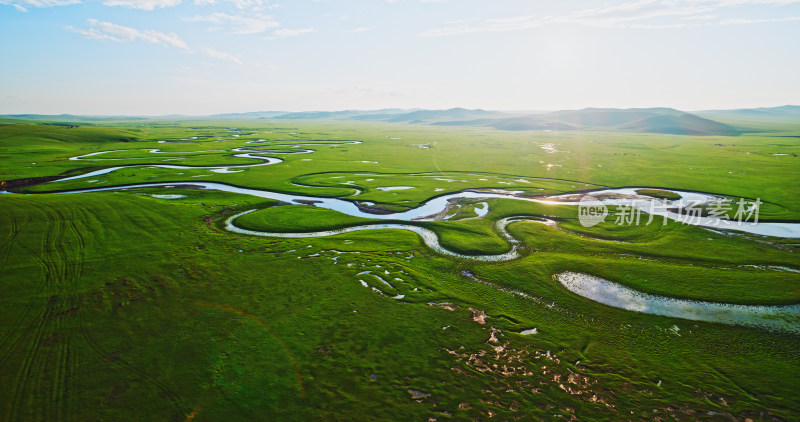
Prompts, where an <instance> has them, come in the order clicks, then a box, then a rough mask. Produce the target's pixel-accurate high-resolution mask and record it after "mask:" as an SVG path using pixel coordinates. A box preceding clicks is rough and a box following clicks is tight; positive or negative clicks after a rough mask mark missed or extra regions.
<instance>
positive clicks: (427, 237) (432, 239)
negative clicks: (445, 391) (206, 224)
mask: <svg viewBox="0 0 800 422" xmlns="http://www.w3.org/2000/svg"><path fill="white" fill-rule="evenodd" d="M253 211H255V210H249V211H245V212H241V213H239V214H236V215H233V216H231V217H230V218H228V219H227V220H225V229H226V230H228V231H231V232H234V233H239V234H247V235H251V236H263V237H282V238H294V239H298V238H310V237H326V236H335V235H339V234H345V233H352V232H358V231H364V230H387V229H391V230H406V231H410V232H413V233H416V234H417V235H419V237H421V238H422V241H423V243H425V245H426V246H427V247H429V248H431V249H433V250H434V251H436V252H438V253H440V254H442V255H447V256H452V257H456V258H462V259H470V260H475V261H492V262H498V261H510V260H512V259H516V258H518V257H519V251H518V243H519V241H518V240H516V239H513V238H512V237H511V235H510V234H509V233H508V232H507V231H506V226H508V224H510V223H513V222H516V221H531V222H541V221H539V220H532V219H524V218H519V217H517V218H504V219H502V220H498V221H497V223H495V224H496V228H497V230H498V232H500V234H501V235H502V236H503V237H504V238H506V239H507V240H509V241H510V242H511V250H510V251H508V252H506V253H503V254H497V255H464V254H460V253H457V252H453V251H451V250H449V249H446V248H444V247H443V246H442V245H441V244H440V243H439V237H438V236H437V235H436V233H434V232H433V231H431V230H429V229H426V228H424V227H420V226H415V225H412V224H399V223H369V224H362V225H359V226H353V227H346V228H342V229H337V230H323V231H318V232H308V233H305V232H299V233H298V232H285V233H282V232H263V231H256V230H248V229H243V228H241V227H238V226H236V225H235V224H234V221H236V219H237V218H239V217H241V216H243V215H246V214H249V213H251V212H253ZM373 276H374V274H373ZM378 278H380V277H378ZM381 281H383V280H382V279H381ZM387 284H388V283H387Z"/></svg>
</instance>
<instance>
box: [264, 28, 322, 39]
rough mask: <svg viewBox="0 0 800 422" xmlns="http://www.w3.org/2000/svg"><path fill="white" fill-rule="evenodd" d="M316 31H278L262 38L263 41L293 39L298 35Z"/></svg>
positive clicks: (308, 29)
mask: <svg viewBox="0 0 800 422" xmlns="http://www.w3.org/2000/svg"><path fill="white" fill-rule="evenodd" d="M314 31H316V30H315V29H314V28H301V29H288V28H283V29H278V30H277V31H274V32H273V33H272V35H270V36H268V37H264V39H265V40H276V39H278V38H288V37H295V36H298V35H303V34H308V33H310V32H314Z"/></svg>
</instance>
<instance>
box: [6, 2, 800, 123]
mask: <svg viewBox="0 0 800 422" xmlns="http://www.w3.org/2000/svg"><path fill="white" fill-rule="evenodd" d="M785 104H800V0H621V1H609V2H602V1H583V0H570V1H555V0H283V1H281V0H0V113H2V114H21V113H38V114H62V113H69V114H102V115H121V114H126V115H165V114H191V115H205V114H214V113H227V112H247V111H260V110H285V111H302V110H346V109H361V110H367V109H379V108H428V109H445V108H451V107H465V108H483V109H493V110H557V109H580V108H584V107H619V108H628V107H656V106H658V107H674V108H678V109H682V110H687V111H691V110H703V109H729V108H742V107H769V106H779V105H785Z"/></svg>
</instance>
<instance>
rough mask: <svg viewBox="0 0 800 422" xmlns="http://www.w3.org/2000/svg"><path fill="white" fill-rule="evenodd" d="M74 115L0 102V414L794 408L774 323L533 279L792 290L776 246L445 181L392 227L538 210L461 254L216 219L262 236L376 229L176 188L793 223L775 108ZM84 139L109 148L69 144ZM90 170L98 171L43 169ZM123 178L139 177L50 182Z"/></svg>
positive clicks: (782, 132) (387, 206) (471, 415)
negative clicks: (455, 117) (678, 126)
mask: <svg viewBox="0 0 800 422" xmlns="http://www.w3.org/2000/svg"><path fill="white" fill-rule="evenodd" d="M78 126H79V127H74V128H70V127H69V126H61V125H52V124H42V123H41V122H39V123H35V122H30V121H22V120H10V119H6V120H0V163H2V166H0V180H3V182H2V188H0V190H9V191H12V192H14V193H12V194H0V207H2V212H0V237H2V239H3V240H2V242H0V249H1V250H2V252H1V253H0V274H2V275H1V276H0V287H1V288H2V290H0V292H2V294H0V301H1V302H0V305H2V306H0V416H2V419H3V420H8V421H51V420H75V421H84V420H114V421H136V420H174V421H191V420H193V421H215V420H316V419H324V420H431V418H433V419H434V420H490V419H494V420H518V419H522V420H552V419H557V418H563V419H567V420H608V421H617V420H697V419H703V420H720V421H723V420H746V419H750V420H800V416H798V415H799V414H800V413H798V412H800V406H798V401H797V391H798V390H799V389H800V354H798V353H797V350H798V348H799V347H800V335H798V333H797V331H795V332H780V331H770V330H767V329H761V328H754V327H744V326H734V325H726V324H721V323H710V322H702V321H694V320H688V319H679V318H670V317H664V316H657V315H650V314H646V313H639V312H632V311H628V310H624V309H619V308H615V307H611V306H606V305H603V304H600V303H598V302H595V301H592V300H589V299H587V298H584V297H581V296H579V295H577V294H575V293H572V292H571V291H569V290H567V289H566V288H565V287H564V286H562V285H561V284H560V283H559V282H558V281H556V280H555V279H554V275H555V274H558V273H561V272H564V271H572V272H581V273H587V274H591V275H594V276H597V277H602V278H604V279H607V280H612V281H614V282H616V283H619V284H621V285H623V286H626V287H628V288H631V289H634V290H636V291H639V292H642V293H645V294H649V295H655V296H664V297H668V298H674V299H682V300H693V301H704V302H715V303H726V304H739V305H763V306H785V305H798V304H800V271H798V270H800V260H798V257H797V253H798V252H797V250H798V246H800V240H798V239H787V238H777V237H760V236H753V235H743V234H735V233H726V232H718V231H714V232H712V231H709V230H705V229H702V228H699V227H694V226H690V225H684V224H680V223H677V222H675V221H666V222H664V221H663V220H662V219H661V218H660V217H656V218H655V219H654V221H653V222H652V223H651V224H649V225H639V226H628V225H616V224H613V223H612V222H607V223H605V224H599V225H597V226H593V227H588V228H587V227H583V226H582V225H581V224H580V223H579V221H578V210H577V207H576V206H569V205H558V204H542V203H534V202H525V201H518V200H513V199H488V200H485V201H484V200H463V201H460V202H458V203H457V204H453V207H452V208H450V209H448V211H447V214H448V219H446V220H437V221H412V222H403V223H404V224H411V225H415V226H419V227H422V228H425V229H428V230H431V231H432V232H434V233H435V234H436V235H437V237H438V239H439V242H440V244H441V245H442V247H444V248H445V249H448V250H450V251H454V252H456V253H459V254H463V255H486V254H502V253H505V252H507V251H509V250H511V248H512V244H511V242H510V241H509V240H508V239H507V238H505V237H504V236H503V235H502V233H499V232H498V229H497V226H496V223H497V221H499V220H501V219H503V218H506V217H529V218H537V217H547V218H550V219H552V220H554V221H555V222H556V223H557V224H555V225H546V224H541V223H537V222H530V221H517V222H512V223H510V224H509V225H508V228H507V230H508V232H509V235H510V236H511V237H512V238H513V239H516V240H518V241H519V246H518V247H519V251H520V256H519V258H517V259H513V260H509V261H503V262H481V261H475V260H470V259H463V258H457V257H450V256H445V255H442V254H439V253H437V252H435V251H433V250H431V249H430V248H428V247H427V246H426V245H425V244H424V243H423V240H422V239H421V238H420V236H418V235H417V234H415V233H412V232H409V231H403V230H391V229H382V230H365V231H357V232H350V233H344V234H338V235H333V236H325V237H311V238H277V237H262V236H249V235H243V234H237V233H233V232H230V231H228V230H226V227H225V226H226V221H227V220H228V219H229V218H230V217H231V216H233V215H235V214H237V213H240V212H244V211H248V210H255V211H253V212H251V213H249V214H246V215H243V216H242V217H239V218H238V219H236V221H235V224H236V225H237V226H238V227H241V228H243V229H248V230H253V231H265V232H296V233H311V232H318V231H325V230H337V229H342V228H348V227H357V226H360V225H364V224H374V223H399V222H398V221H392V220H379V219H377V218H362V217H354V216H349V215H346V214H343V213H340V212H337V211H334V210H330V209H325V208H321V207H315V206H313V204H297V203H295V204H287V203H285V202H281V201H276V200H270V199H264V198H260V197H256V196H252V195H245V194H237V193H231V192H221V191H218V190H211V189H197V188H196V186H192V183H200V182H217V183H223V184H227V185H233V186H237V187H243V188H251V189H261V190H269V191H274V192H282V193H291V194H302V195H308V196H315V197H326V198H331V197H336V198H341V199H345V200H348V201H352V202H356V203H358V204H359V205H361V206H362V207H366V208H367V209H369V210H372V211H374V212H379V213H380V212H397V211H405V210H409V209H413V208H415V207H417V206H419V205H420V204H421V203H424V202H425V201H427V200H428V199H430V198H432V197H436V196H440V195H445V194H448V193H455V192H461V191H464V190H467V189H479V190H490V189H494V190H503V191H515V192H517V194H518V195H521V196H527V197H533V196H539V195H552V194H563V193H570V192H579V191H585V190H591V189H602V188H616V187H643V188H646V189H647V190H646V191H643V192H640V193H643V194H648V195H652V196H655V197H669V196H670V195H674V194H673V193H672V192H669V191H664V190H663V189H676V190H684V191H698V192H707V193H712V194H718V195H722V196H726V197H729V198H732V199H739V198H744V199H747V200H753V199H756V198H759V199H760V200H761V201H763V205H762V207H761V210H760V221H773V222H797V221H800V186H799V185H798V181H800V165H799V163H798V154H800V137H798V136H797V133H798V132H797V131H796V130H794V128H792V127H785V128H781V127H777V128H776V127H770V131H767V130H766V129H764V132H758V133H757V132H749V133H745V134H742V135H739V136H686V135H665V134H645V133H629V132H603V131H572V132H569V131H567V132H559V131H500V130H495V129H492V128H486V127H461V126H434V125H412V124H404V123H387V122H363V121H317V120H314V121H300V120H297V121H292V120H286V121H284V120H282V121H277V120H258V119H249V120H248V119H231V120H221V119H207V120H200V119H198V120H190V119H184V120H166V119H154V120H144V121H140V120H137V121H126V120H120V121H102V122H97V123H87V122H81V123H80V124H78ZM249 141H255V142H249ZM349 141H358V142H357V143H355V142H349ZM153 149H159V150H160V151H159V152H155V153H154V152H151V150H153ZM305 149H309V150H313V151H311V152H307V153H298V152H301V151H302V150H305ZM101 151H110V152H107V153H101V154H95V155H88V156H87V154H94V153H98V152H101ZM237 154H255V155H256V156H266V157H274V158H280V159H282V160H283V162H280V163H277V164H270V165H257V164H261V163H263V162H264V160H261V159H258V158H252V157H241V156H240V157H236V156H234V155H237ZM80 156H83V157H81V158H79V159H70V158H72V157H80ZM154 165H168V166H186V168H159V167H152V166H154ZM116 166H125V167H124V168H120V169H118V170H115V171H113V172H110V173H106V174H98V175H96V176H91V177H85V178H76V179H72V180H65V181H57V180H55V179H57V178H55V177H52V178H51V177H50V176H61V177H70V176H78V175H82V174H86V173H89V172H93V171H98V170H102V169H105V168H109V167H116ZM228 166H231V167H230V168H229V169H228V171H229V172H217V171H214V170H215V169H213V168H212V169H208V168H192V167H217V168H219V167H228ZM237 166H241V167H237ZM37 178H41V179H37ZM142 183H158V184H161V185H160V186H159V187H143V188H136V189H127V190H113V191H104V192H91V193H63V192H68V191H72V190H86V189H96V188H108V187H115V186H122V185H135V184H142ZM167 186H174V187H167ZM398 187H400V188H402V189H386V188H398ZM59 192H60V193H63V194H54V193H59ZM659 195H660V196H659ZM482 202H486V203H487V204H488V214H486V215H485V216H483V217H479V214H478V210H479V205H480V203H482ZM615 211H616V210H615V209H613V208H612V209H611V212H612V213H613V212H615ZM534 328H535V329H536V331H535V333H531V330H533V329H534ZM522 332H527V333H529V334H522Z"/></svg>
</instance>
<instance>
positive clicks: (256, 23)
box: [184, 12, 280, 34]
mask: <svg viewBox="0 0 800 422" xmlns="http://www.w3.org/2000/svg"><path fill="white" fill-rule="evenodd" d="M184 20H186V21H190V22H207V23H210V24H212V26H211V27H210V28H209V29H211V30H219V29H227V30H228V31H230V32H233V33H234V34H257V33H260V32H266V31H268V30H271V29H273V28H277V27H279V26H280V23H278V22H277V21H276V20H274V19H273V18H272V16H269V15H265V14H262V13H255V14H253V15H251V16H245V15H230V14H227V13H221V12H217V13H212V14H210V15H205V16H202V15H195V16H193V17H190V18H184Z"/></svg>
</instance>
